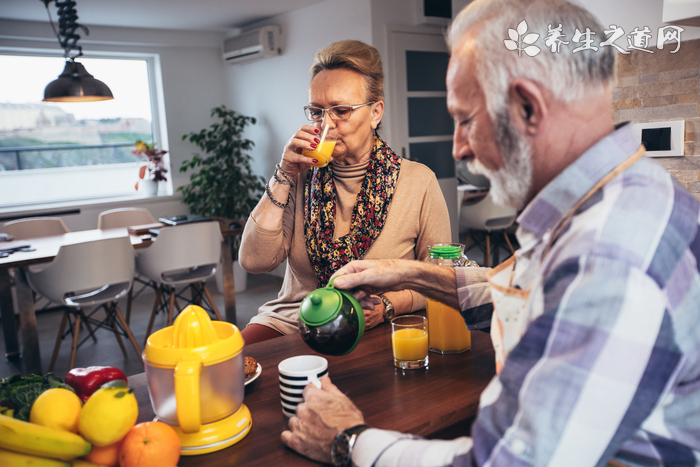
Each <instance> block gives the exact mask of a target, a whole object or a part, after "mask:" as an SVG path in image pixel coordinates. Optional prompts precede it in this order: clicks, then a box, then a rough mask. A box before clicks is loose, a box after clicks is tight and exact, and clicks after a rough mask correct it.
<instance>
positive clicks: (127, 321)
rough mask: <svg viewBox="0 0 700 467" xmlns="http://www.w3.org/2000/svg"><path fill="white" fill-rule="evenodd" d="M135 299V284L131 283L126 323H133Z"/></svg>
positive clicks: (127, 300)
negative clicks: (132, 312)
mask: <svg viewBox="0 0 700 467" xmlns="http://www.w3.org/2000/svg"><path fill="white" fill-rule="evenodd" d="M133 298H134V283H133V282H132V283H131V288H130V289H129V294H128V295H127V296H126V323H127V324H129V323H131V300H133Z"/></svg>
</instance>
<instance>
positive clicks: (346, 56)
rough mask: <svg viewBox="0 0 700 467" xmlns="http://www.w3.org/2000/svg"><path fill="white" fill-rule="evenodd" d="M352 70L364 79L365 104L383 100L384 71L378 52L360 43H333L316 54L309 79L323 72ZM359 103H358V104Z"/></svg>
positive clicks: (350, 41) (346, 41)
mask: <svg viewBox="0 0 700 467" xmlns="http://www.w3.org/2000/svg"><path fill="white" fill-rule="evenodd" d="M338 69H345V70H353V71H356V72H358V73H360V74H361V75H362V76H364V77H365V98H366V99H367V102H377V101H381V100H384V69H383V68H382V57H381V55H380V54H379V51H378V50H377V49H375V48H374V47H372V46H371V45H369V44H365V43H364V42H362V41H355V40H345V41H339V42H334V43H332V44H331V45H329V46H328V47H326V48H325V49H323V50H319V51H318V52H316V57H314V64H313V66H312V67H311V79H312V80H313V79H314V78H315V77H316V75H318V74H319V73H320V72H322V71H324V70H338ZM358 103H359V102H358Z"/></svg>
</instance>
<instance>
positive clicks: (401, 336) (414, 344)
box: [391, 328, 428, 361]
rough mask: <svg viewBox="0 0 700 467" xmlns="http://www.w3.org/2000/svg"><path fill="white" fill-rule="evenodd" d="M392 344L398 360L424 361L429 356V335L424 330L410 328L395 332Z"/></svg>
mask: <svg viewBox="0 0 700 467" xmlns="http://www.w3.org/2000/svg"><path fill="white" fill-rule="evenodd" d="M391 344H392V347H393V348H394V358H395V359H396V360H402V361H416V360H424V359H425V357H426V356H427V355H428V333H426V332H425V330H424V329H415V328H408V329H399V330H398V331H394V332H393V333H392V335H391Z"/></svg>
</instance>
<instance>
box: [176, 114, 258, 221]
mask: <svg viewBox="0 0 700 467" xmlns="http://www.w3.org/2000/svg"><path fill="white" fill-rule="evenodd" d="M211 116H212V117H216V118H217V119H218V120H219V121H217V122H215V123H213V124H212V125H211V126H210V127H209V128H204V129H202V130H200V131H199V132H192V133H189V134H186V135H183V136H182V139H183V140H189V142H190V143H194V144H195V145H196V146H197V147H198V148H199V149H201V150H202V151H203V152H204V153H205V155H199V154H194V155H193V156H192V159H189V160H186V161H184V162H183V163H182V166H181V167H180V172H187V171H188V170H193V171H194V172H193V173H192V174H191V175H190V184H189V185H185V186H181V187H179V188H178V191H180V192H181V193H182V194H183V196H184V201H185V204H187V205H188V206H189V208H190V212H192V213H196V214H202V215H205V216H211V217H219V218H225V219H232V220H233V219H243V220H245V219H247V218H248V215H250V212H251V211H252V210H253V208H254V207H255V205H256V204H258V201H259V200H260V196H261V195H262V191H263V190H264V189H265V185H264V182H265V180H264V179H263V178H262V177H260V176H257V175H254V174H253V173H252V169H251V167H250V160H251V157H250V156H249V155H248V154H246V153H245V151H249V150H250V149H252V147H253V146H254V143H253V141H251V140H249V139H247V138H244V137H243V131H244V130H245V127H246V126H248V125H249V124H253V125H254V124H255V118H254V117H248V116H246V115H241V114H239V113H238V112H236V111H235V110H232V109H228V108H226V106H224V105H222V106H219V107H215V108H213V109H212V111H211ZM197 169H198V170H197Z"/></svg>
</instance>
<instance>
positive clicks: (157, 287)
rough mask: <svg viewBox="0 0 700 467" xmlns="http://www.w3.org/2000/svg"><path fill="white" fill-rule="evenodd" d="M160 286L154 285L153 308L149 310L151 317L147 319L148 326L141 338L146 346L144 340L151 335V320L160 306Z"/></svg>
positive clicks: (146, 340)
mask: <svg viewBox="0 0 700 467" xmlns="http://www.w3.org/2000/svg"><path fill="white" fill-rule="evenodd" d="M161 287H162V286H156V301H155V302H154V303H153V310H151V319H149V320H148V328H146V337H144V339H143V346H144V347H146V342H148V336H150V335H151V329H153V322H154V321H155V319H156V313H157V312H158V308H160V304H161V301H160V289H161Z"/></svg>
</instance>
